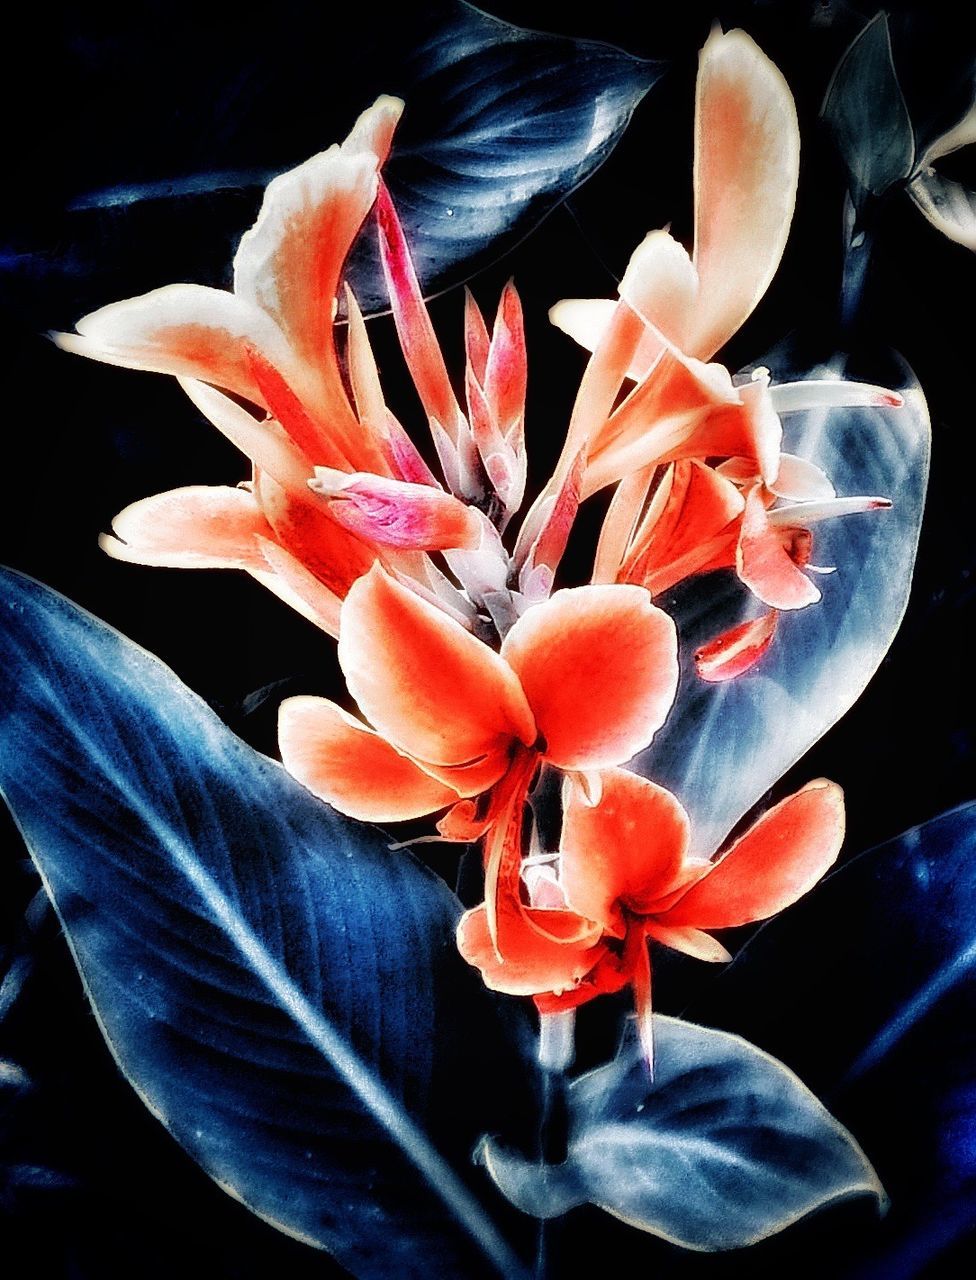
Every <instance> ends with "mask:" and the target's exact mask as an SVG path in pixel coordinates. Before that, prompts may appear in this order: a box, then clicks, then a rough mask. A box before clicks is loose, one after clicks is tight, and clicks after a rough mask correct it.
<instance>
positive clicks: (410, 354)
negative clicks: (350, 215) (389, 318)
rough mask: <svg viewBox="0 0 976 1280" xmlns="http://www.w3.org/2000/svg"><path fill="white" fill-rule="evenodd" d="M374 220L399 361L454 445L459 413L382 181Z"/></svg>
mask: <svg viewBox="0 0 976 1280" xmlns="http://www.w3.org/2000/svg"><path fill="white" fill-rule="evenodd" d="M376 216H377V223H378V226H379V233H380V253H381V256H382V259H383V272H384V275H385V276H386V283H387V287H388V289H389V291H390V303H391V305H392V307H393V318H394V320H395V322H396V328H397V333H398V335H399V338H400V346H401V347H402V348H403V356H404V359H405V360H406V362H407V367H408V368H409V370H410V375H411V377H412V378H413V381H414V385H415V386H416V388H417V394H418V395H419V396H420V400H421V403H422V404H423V406H424V409H425V410H426V412H427V415H428V417H431V418H435V419H436V420H437V421H438V422H439V423H440V425H441V427H442V428H443V429H444V430H445V431H446V432H447V434H448V436H449V437H450V438H451V440H453V441H454V442H455V443H456V442H457V434H458V423H459V420H460V418H461V409H460V406H459V405H458V402H457V398H456V397H455V395H454V390H453V388H452V387H451V380H450V378H449V377H448V376H447V368H446V366H445V364H444V357H443V355H442V354H441V349H440V345H439V344H438V341H437V338H436V336H435V334H434V328H433V325H432V324H431V322H430V316H429V315H428V314H427V307H426V305H425V303H424V299H423V295H422V294H421V291H420V284H419V282H418V280H417V273H416V272H415V271H414V267H413V263H412V262H411V260H410V251H409V249H408V248H407V242H406V239H405V237H404V234H403V227H402V226H401V225H400V219H399V218H398V217H397V213H396V209H395V208H394V207H393V201H392V200H391V199H390V195H389V192H388V191H387V190H386V187H385V186H384V185H383V184H382V182H381V183H380V189H379V196H378V199H377V202H376Z"/></svg>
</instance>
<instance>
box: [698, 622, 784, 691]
mask: <svg viewBox="0 0 976 1280" xmlns="http://www.w3.org/2000/svg"><path fill="white" fill-rule="evenodd" d="M778 618H779V615H778V613H777V612H776V610H775V609H770V610H769V611H768V612H767V613H764V614H762V615H761V616H760V617H758V618H750V619H749V620H748V621H747V622H740V623H739V624H738V625H737V626H735V627H729V629H728V630H727V631H723V632H722V633H721V635H718V636H716V637H715V639H714V640H710V641H709V642H708V644H703V645H702V646H701V648H700V649H698V650H697V651H696V653H695V670H696V671H697V672H698V675H699V676H700V677H701V679H702V680H707V681H708V682H709V684H721V683H722V681H723V680H735V679H736V678H737V677H738V676H741V675H744V674H745V673H746V672H747V671H749V670H751V669H752V667H754V666H755V665H756V663H757V662H758V661H759V659H760V658H761V657H762V656H763V654H764V653H765V652H766V650H767V649H768V648H769V646H770V645H771V644H772V642H773V636H774V635H775V634H776V623H777V621H778Z"/></svg>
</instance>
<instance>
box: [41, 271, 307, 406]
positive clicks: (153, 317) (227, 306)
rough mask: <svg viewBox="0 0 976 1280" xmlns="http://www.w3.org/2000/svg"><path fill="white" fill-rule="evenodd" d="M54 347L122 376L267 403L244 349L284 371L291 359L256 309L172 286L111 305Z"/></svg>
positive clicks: (217, 294) (197, 288) (218, 294)
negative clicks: (195, 382) (159, 376)
mask: <svg viewBox="0 0 976 1280" xmlns="http://www.w3.org/2000/svg"><path fill="white" fill-rule="evenodd" d="M77 327H78V333H77V334H71V333H63V334H58V335H56V336H55V341H56V342H57V344H58V346H60V347H61V348H62V349H63V350H65V351H73V352H75V353H76V354H78V355H84V356H90V357H91V358H92V359H94V360H101V361H103V362H105V363H106V364H115V365H121V367H122V368H124V369H147V370H150V371H152V372H155V373H173V374H176V376H177V377H183V378H199V379H200V380H201V381H203V382H212V383H215V384H216V385H217V386H218V387H224V388H225V389H226V390H228V391H233V392H235V393H236V394H237V395H240V396H243V397H244V398H245V399H246V400H251V401H253V402H254V403H255V404H264V401H263V400H262V398H261V392H260V390H259V389H258V387H257V385H256V383H255V381H254V378H253V376H252V374H251V371H250V369H249V368H248V362H247V357H246V354H245V349H244V347H245V343H249V344H250V345H251V346H252V347H253V348H255V349H256V350H258V351H261V352H263V353H264V355H265V356H266V357H267V359H269V360H270V361H271V362H272V363H274V364H276V365H277V366H278V367H279V368H281V369H282V370H285V371H287V370H289V369H291V368H292V365H293V360H292V357H291V355H290V353H289V350H288V345H287V341H286V339H285V336H284V334H283V333H282V332H281V330H280V329H279V328H278V326H277V325H276V324H275V322H274V321H273V320H272V319H271V318H270V317H269V316H267V315H265V314H264V312H262V311H261V310H260V309H259V308H258V307H256V306H253V305H250V304H248V303H247V302H245V301H243V300H242V299H241V298H237V297H235V296H234V295H233V294H232V293H226V292H225V291H224V290H222V289H209V288H206V287H204V286H203V285H198V284H169V285H165V286H164V287H163V288H162V289H154V290H153V291H152V292H151V293H144V294H142V295H141V296H140V297H137V298H126V299H125V300H124V301H122V302H112V303H110V304H109V305H108V306H107V307H102V308H101V309H100V310H98V311H92V312H91V313H90V314H89V315H87V316H84V317H83V318H82V319H81V320H79V321H78V326H77Z"/></svg>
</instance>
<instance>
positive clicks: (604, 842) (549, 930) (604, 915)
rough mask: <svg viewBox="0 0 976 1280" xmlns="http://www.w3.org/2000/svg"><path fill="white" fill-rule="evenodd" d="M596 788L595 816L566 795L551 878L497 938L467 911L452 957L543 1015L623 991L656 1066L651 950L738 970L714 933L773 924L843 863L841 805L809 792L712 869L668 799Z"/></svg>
mask: <svg viewBox="0 0 976 1280" xmlns="http://www.w3.org/2000/svg"><path fill="white" fill-rule="evenodd" d="M601 781H602V795H601V798H600V799H599V801H598V802H597V803H596V804H593V803H591V802H589V801H588V800H587V798H586V797H585V795H584V794H583V793H582V791H581V789H580V788H579V786H578V785H576V784H575V783H571V782H570V783H567V785H566V786H565V788H564V805H565V816H564V820H563V831H562V837H561V840H560V852H559V855H558V858H557V859H556V860H555V869H554V870H549V871H548V874H544V875H541V876H540V875H536V876H529V875H527V874H525V873H523V880H522V884H521V885H516V886H512V887H513V890H514V892H515V893H517V894H518V895H519V898H518V900H516V899H515V898H514V897H509V898H508V899H507V900H505V901H502V900H501V897H500V899H499V903H498V907H497V915H498V927H497V930H496V935H495V938H494V939H493V938H492V937H491V935H490V932H489V928H488V917H487V910H486V907H485V906H484V905H483V906H479V907H476V908H475V909H474V910H472V911H468V912H466V913H465V915H464V916H463V917H462V919H461V921H460V923H459V925H458V946H459V948H460V951H461V954H462V955H463V956H464V957H465V959H466V960H467V961H468V962H469V963H470V964H473V965H475V966H477V967H478V968H479V969H480V970H481V972H482V975H483V977H484V980H485V982H486V984H487V985H488V986H489V987H491V988H493V989H494V990H497V991H503V992H507V993H509V994H512V995H531V996H534V997H535V1000H536V1004H537V1006H538V1008H539V1010H540V1012H543V1013H552V1012H557V1011H559V1010H562V1009H568V1008H573V1007H575V1006H577V1005H579V1004H582V1003H584V1002H585V1001H588V1000H590V999H592V998H593V997H594V996H597V995H600V994H605V993H608V992H612V991H617V990H619V989H620V988H622V987H624V986H627V985H628V984H629V985H630V986H632V987H633V989H634V997H635V1005H636V1008H637V1013H638V1021H639V1026H640V1029H641V1035H642V1038H643V1041H644V1045H645V1051H646V1053H647V1057H648V1061H650V1057H651V1044H650V1028H651V1021H650V1013H651V967H650V957H649V953H648V941H649V940H650V941H655V942H658V943H660V944H663V945H664V946H668V947H671V948H673V949H675V950H678V951H683V952H685V953H686V954H688V955H691V956H695V957H696V958H698V959H700V960H707V961H725V960H728V959H730V956H729V954H728V952H727V951H726V950H725V948H724V947H723V946H722V944H721V943H720V942H718V941H717V940H716V939H715V938H714V937H712V935H711V930H714V929H727V928H731V927H734V926H736V925H743V924H749V923H752V922H754V921H759V920H765V919H766V918H767V917H769V916H771V915H773V914H775V913H776V912H778V911H780V910H782V909H783V908H784V907H787V906H789V905H790V904H791V903H793V902H795V901H796V900H797V899H798V898H799V897H801V896H802V895H803V894H804V893H806V892H807V891H808V890H809V889H811V888H812V887H813V885H814V884H815V883H816V882H817V881H818V880H819V879H820V877H821V876H822V875H823V874H824V873H825V872H826V871H827V869H828V868H829V867H830V866H831V865H832V864H833V862H834V861H835V859H836V857H837V854H838V852H839V851H840V846H841V843H842V841H843V835H844V801H843V793H842V792H841V790H840V788H839V787H838V786H836V785H835V784H834V783H832V782H828V781H826V780H825V779H822V778H821V779H818V780H817V781H815V782H810V783H808V784H807V785H806V786H805V787H803V788H802V789H801V790H800V791H798V792H796V793H795V794H793V795H791V796H789V797H787V799H785V800H783V801H781V802H780V803H779V804H778V805H776V806H775V807H774V808H773V809H770V810H769V811H768V812H767V813H765V814H764V815H763V816H762V817H761V818H760V819H759V820H758V821H757V822H756V823H755V824H754V825H753V826H752V827H751V828H750V829H749V830H748V831H747V832H746V833H745V834H744V835H742V836H740V837H739V839H738V840H736V841H735V842H734V843H733V844H732V845H731V846H730V847H729V849H728V850H727V851H726V852H725V853H723V854H720V855H719V856H718V857H717V858H715V859H708V858H704V857H701V856H700V855H696V854H694V853H693V852H692V839H691V824H690V821H689V818H688V815H687V813H686V812H685V810H684V808H683V807H682V805H681V804H680V803H679V801H678V800H677V799H676V797H675V796H673V795H672V794H671V793H670V792H669V791H667V790H665V789H664V788H663V787H660V786H657V785H656V784H655V783H653V782H649V781H647V780H645V779H643V778H640V777H638V776H637V775H636V774H632V773H628V772H627V771H626V770H622V769H611V770H608V771H607V772H605V773H604V774H602V777H601ZM526 880H528V881H529V883H530V885H531V890H530V889H529V888H528V886H527V885H526V883H525V882H526ZM522 899H525V900H526V901H522Z"/></svg>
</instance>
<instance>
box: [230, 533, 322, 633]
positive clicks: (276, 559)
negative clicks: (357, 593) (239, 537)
mask: <svg viewBox="0 0 976 1280" xmlns="http://www.w3.org/2000/svg"><path fill="white" fill-rule="evenodd" d="M257 541H258V546H259V547H260V548H261V554H262V555H263V556H264V559H265V561H266V562H267V567H268V570H269V572H268V573H263V572H261V571H259V570H255V569H252V570H251V572H252V573H253V575H254V577H255V578H257V580H258V581H259V582H260V583H261V584H262V585H263V586H266V587H267V588H268V590H269V591H273V592H274V594H275V595H276V596H277V597H278V599H279V600H283V601H284V603H285V604H287V605H290V606H291V608H292V609H294V610H295V611H296V612H298V613H300V614H301V615H302V617H303V618H307V619H308V621H309V622H311V623H312V624H313V625H314V626H316V627H321V628H322V630H323V631H325V632H326V633H327V634H328V635H330V636H332V638H333V639H334V640H337V639H338V638H339V610H340V608H341V606H342V601H341V600H340V599H339V597H338V596H337V595H336V593H335V592H334V591H330V590H329V588H328V587H327V586H325V585H324V583H322V582H320V581H319V579H318V578H316V576H315V574H314V573H312V572H311V570H310V569H306V567H305V566H304V565H303V564H302V562H301V561H300V560H297V559H296V558H295V557H294V556H293V555H292V554H291V552H290V551H286V550H285V548H284V547H282V546H281V545H280V544H279V543H277V542H270V541H268V540H267V539H266V538H258V540H257Z"/></svg>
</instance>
